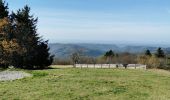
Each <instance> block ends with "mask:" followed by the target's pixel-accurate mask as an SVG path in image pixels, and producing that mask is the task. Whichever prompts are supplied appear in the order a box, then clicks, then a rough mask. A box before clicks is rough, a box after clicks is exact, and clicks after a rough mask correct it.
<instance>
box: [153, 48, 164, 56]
mask: <svg viewBox="0 0 170 100" xmlns="http://www.w3.org/2000/svg"><path fill="white" fill-rule="evenodd" d="M155 55H156V57H158V58H165V53H164V51H163V50H162V48H158V49H157V52H156V53H155Z"/></svg>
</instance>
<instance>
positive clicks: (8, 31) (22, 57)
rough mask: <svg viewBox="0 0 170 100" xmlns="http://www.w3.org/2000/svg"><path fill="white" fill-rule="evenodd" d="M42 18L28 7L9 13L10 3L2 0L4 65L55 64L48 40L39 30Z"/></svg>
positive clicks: (0, 24) (1, 60) (0, 18)
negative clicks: (39, 21) (37, 16)
mask: <svg viewBox="0 0 170 100" xmlns="http://www.w3.org/2000/svg"><path fill="white" fill-rule="evenodd" d="M37 21H38V18H34V16H33V15H30V7H28V6H25V7H24V8H23V9H19V10H18V11H17V12H16V13H14V12H13V13H12V14H11V15H10V16H9V15H8V6H6V5H5V3H4V2H3V1H2V0H1V1H0V35H1V37H0V64H1V65H5V66H6V67H8V66H9V65H12V66H14V67H17V68H27V69H39V68H40V69H42V68H46V67H47V66H49V65H51V64H52V61H53V56H51V55H50V53H49V47H48V41H44V40H43V39H42V38H41V37H40V36H39V34H38V33H37Z"/></svg>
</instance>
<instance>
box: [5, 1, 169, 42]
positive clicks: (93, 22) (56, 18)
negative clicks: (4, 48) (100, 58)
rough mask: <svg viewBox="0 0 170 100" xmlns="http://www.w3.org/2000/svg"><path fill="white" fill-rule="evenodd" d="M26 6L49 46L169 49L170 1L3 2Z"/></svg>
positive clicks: (14, 5)
mask: <svg viewBox="0 0 170 100" xmlns="http://www.w3.org/2000/svg"><path fill="white" fill-rule="evenodd" d="M6 2H8V4H9V9H10V10H13V11H14V12H15V11H16V10H17V9H19V8H23V7H24V5H26V4H28V5H29V6H30V7H31V14H33V15H34V16H35V17H38V19H39V22H38V33H40V35H41V36H43V38H44V39H48V40H49V42H50V43H110V44H112V43H113V44H116V43H121V42H122V43H144V44H152V43H153V44H169V45H170V0H6Z"/></svg>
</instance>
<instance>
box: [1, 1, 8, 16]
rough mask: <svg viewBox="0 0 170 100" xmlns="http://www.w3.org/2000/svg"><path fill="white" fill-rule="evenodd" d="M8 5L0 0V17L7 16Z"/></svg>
mask: <svg viewBox="0 0 170 100" xmlns="http://www.w3.org/2000/svg"><path fill="white" fill-rule="evenodd" d="M8 14H9V12H8V5H7V4H5V2H4V1H3V0H0V19H3V18H4V17H8Z"/></svg>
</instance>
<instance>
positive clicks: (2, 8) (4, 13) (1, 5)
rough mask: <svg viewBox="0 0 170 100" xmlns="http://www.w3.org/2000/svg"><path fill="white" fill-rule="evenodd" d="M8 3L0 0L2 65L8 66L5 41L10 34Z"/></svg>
mask: <svg viewBox="0 0 170 100" xmlns="http://www.w3.org/2000/svg"><path fill="white" fill-rule="evenodd" d="M8 13H9V12H8V5H6V4H5V2H4V1H2V0H0V66H1V67H2V66H3V67H6V65H7V64H6V63H7V61H6V60H5V59H7V58H6V57H5V53H4V48H3V45H2V43H3V41H4V40H5V37H6V36H7V34H8V32H9V31H8V28H9V20H8Z"/></svg>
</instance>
